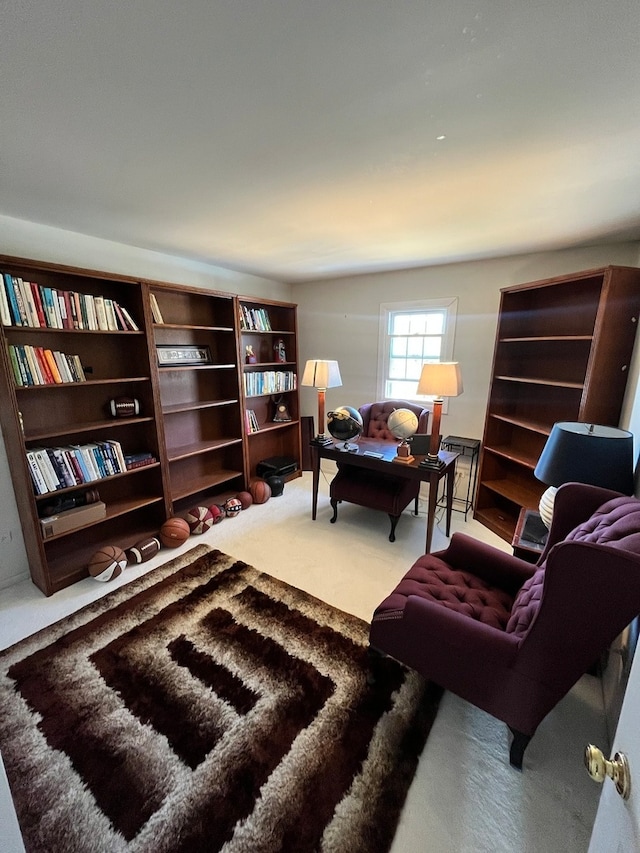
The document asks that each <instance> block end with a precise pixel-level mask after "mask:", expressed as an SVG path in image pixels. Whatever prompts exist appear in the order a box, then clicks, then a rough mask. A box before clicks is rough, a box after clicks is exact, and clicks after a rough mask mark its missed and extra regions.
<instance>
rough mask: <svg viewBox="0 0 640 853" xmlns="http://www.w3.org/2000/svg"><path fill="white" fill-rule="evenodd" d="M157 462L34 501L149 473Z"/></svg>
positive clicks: (61, 490)
mask: <svg viewBox="0 0 640 853" xmlns="http://www.w3.org/2000/svg"><path fill="white" fill-rule="evenodd" d="M159 466H160V463H159V462H152V463H151V464H150V465H141V466H140V467H139V468H132V469H131V470H130V471H125V472H124V473H123V474H111V475H110V476H108V477H100V479H98V480H90V481H89V482H88V483H79V484H78V485H76V486H65V488H64V489H56V490H55V492H45V494H44V495H34V497H35V499H36V501H48V500H51V498H52V497H56V496H57V495H66V494H67V493H70V492H77V491H78V490H79V489H99V488H100V484H101V483H103V484H106V483H112V482H113V481H114V480H119V479H121V478H122V477H131V476H135V475H136V474H141V473H142V472H143V471H149V470H151V469H153V468H158V467H159Z"/></svg>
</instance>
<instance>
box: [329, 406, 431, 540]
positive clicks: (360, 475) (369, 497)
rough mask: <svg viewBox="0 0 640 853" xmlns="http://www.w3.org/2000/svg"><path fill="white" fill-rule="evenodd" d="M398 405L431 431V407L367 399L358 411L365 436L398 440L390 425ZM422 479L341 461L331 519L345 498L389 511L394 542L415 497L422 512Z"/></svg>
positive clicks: (422, 429) (333, 487)
mask: <svg viewBox="0 0 640 853" xmlns="http://www.w3.org/2000/svg"><path fill="white" fill-rule="evenodd" d="M396 409H409V410H410V411H412V412H413V413H414V414H415V415H416V417H417V418H418V432H427V428H428V426H429V411H428V409H423V408H422V406H417V405H416V404H415V403H408V402H406V401H404V400H384V401H382V402H379V403H367V404H365V405H364V406H362V407H361V408H360V409H359V410H358V411H359V412H360V415H361V417H362V424H363V428H362V436H363V437H364V438H373V439H375V440H376V441H389V442H393V443H394V444H397V443H398V439H397V438H395V437H394V436H393V435H392V434H391V433H390V432H389V429H388V426H387V421H388V419H389V415H390V414H391V413H392V412H394V411H395V410H396ZM419 494H420V481H419V480H408V479H406V478H405V477H395V476H394V475H393V474H392V473H389V474H381V473H379V472H377V471H367V470H364V469H362V468H358V467H355V466H354V465H349V463H348V462H344V463H342V462H341V463H339V464H338V472H337V474H336V476H335V477H334V478H333V480H332V481H331V485H330V487H329V496H330V500H331V506H332V507H333V516H332V518H331V523H332V524H335V522H336V521H337V518H338V504H339V503H340V502H341V501H346V502H347V503H353V504H358V505H359V506H364V507H368V508H369V509H376V510H381V511H382V512H386V513H387V515H388V516H389V520H390V522H391V532H390V534H389V541H390V542H394V541H395V538H396V535H395V530H396V525H397V524H398V520H399V518H400V516H401V514H402V512H403V510H404V509H405V507H407V506H408V505H409V503H410V502H411V501H414V514H415V515H417V514H418V496H419Z"/></svg>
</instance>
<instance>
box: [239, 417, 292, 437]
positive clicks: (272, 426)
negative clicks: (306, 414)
mask: <svg viewBox="0 0 640 853" xmlns="http://www.w3.org/2000/svg"><path fill="white" fill-rule="evenodd" d="M297 423H298V422H297V420H291V421H279V422H271V423H265V424H261V425H260V429H258V430H256V431H255V432H250V433H247V436H248V437H249V438H252V437H253V436H255V435H260V433H265V432H271V431H272V430H276V429H287V428H288V427H292V426H295V425H296V424H297Z"/></svg>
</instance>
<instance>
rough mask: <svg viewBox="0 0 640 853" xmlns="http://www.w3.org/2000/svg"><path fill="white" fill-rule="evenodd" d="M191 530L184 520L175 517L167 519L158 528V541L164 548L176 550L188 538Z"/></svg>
mask: <svg viewBox="0 0 640 853" xmlns="http://www.w3.org/2000/svg"><path fill="white" fill-rule="evenodd" d="M190 533H191V530H189V525H188V524H187V522H186V521H185V520H184V518H179V517H178V516H177V515H174V516H172V517H171V518H168V519H167V520H166V521H165V523H164V524H163V525H162V527H161V528H160V541H161V542H162V544H163V545H164V547H165V548H178V547H179V546H180V545H182V543H183V542H186V541H187V539H188V538H189V535H190Z"/></svg>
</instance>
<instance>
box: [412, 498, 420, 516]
mask: <svg viewBox="0 0 640 853" xmlns="http://www.w3.org/2000/svg"><path fill="white" fill-rule="evenodd" d="M419 499H420V495H419V494H418V495H416V500H415V503H414V505H413V514H414V515H417V514H418V501H419Z"/></svg>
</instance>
